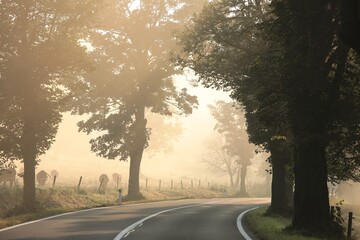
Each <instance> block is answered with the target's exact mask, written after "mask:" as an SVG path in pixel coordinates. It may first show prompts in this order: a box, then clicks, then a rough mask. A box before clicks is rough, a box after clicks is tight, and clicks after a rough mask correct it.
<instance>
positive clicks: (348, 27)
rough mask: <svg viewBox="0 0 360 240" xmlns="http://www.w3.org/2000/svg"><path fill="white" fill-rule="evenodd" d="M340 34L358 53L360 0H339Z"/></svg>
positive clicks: (359, 45)
mask: <svg viewBox="0 0 360 240" xmlns="http://www.w3.org/2000/svg"><path fill="white" fill-rule="evenodd" d="M340 36H341V38H342V40H343V41H344V42H345V43H346V44H347V45H348V46H349V47H351V48H353V49H354V50H356V51H357V52H358V53H359V54H360V1H358V0H341V30H340Z"/></svg>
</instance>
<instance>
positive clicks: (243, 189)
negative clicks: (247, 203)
mask: <svg viewBox="0 0 360 240" xmlns="http://www.w3.org/2000/svg"><path fill="white" fill-rule="evenodd" d="M247 167H248V165H247V164H242V165H241V176H240V193H239V194H240V197H249V194H248V193H247V191H246V182H245V181H246V174H247Z"/></svg>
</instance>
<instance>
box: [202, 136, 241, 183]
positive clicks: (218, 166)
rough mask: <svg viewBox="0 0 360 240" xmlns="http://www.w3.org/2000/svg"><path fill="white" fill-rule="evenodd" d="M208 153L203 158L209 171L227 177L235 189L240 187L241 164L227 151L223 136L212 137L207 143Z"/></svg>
mask: <svg viewBox="0 0 360 240" xmlns="http://www.w3.org/2000/svg"><path fill="white" fill-rule="evenodd" d="M206 145H207V147H208V151H207V152H206V154H205V155H204V157H203V160H204V162H205V163H206V164H207V165H208V167H209V169H210V170H211V171H212V172H214V173H217V174H221V175H227V176H228V177H229V181H230V186H231V188H233V189H237V188H238V187H239V180H240V164H239V163H238V162H237V161H238V159H237V158H236V157H235V156H230V155H229V154H228V152H227V151H226V141H225V140H224V137H223V136H222V135H221V134H216V135H215V134H214V135H212V136H211V137H210V138H209V139H208V141H207V142H206Z"/></svg>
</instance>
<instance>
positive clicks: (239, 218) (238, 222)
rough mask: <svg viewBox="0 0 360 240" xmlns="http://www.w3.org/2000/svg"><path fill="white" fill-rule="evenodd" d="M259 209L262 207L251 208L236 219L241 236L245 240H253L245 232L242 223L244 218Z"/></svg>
mask: <svg viewBox="0 0 360 240" xmlns="http://www.w3.org/2000/svg"><path fill="white" fill-rule="evenodd" d="M259 207H261V206H257V207H253V208H250V209H248V210H246V211H244V212H242V213H240V214H239V216H238V217H237V219H236V225H237V228H238V230H239V232H240V234H241V235H242V236H243V237H244V238H245V240H252V238H251V237H250V236H249V235H248V234H247V233H246V232H245V230H244V227H243V225H242V223H241V221H242V218H243V216H244V215H245V214H246V213H248V212H250V211H253V210H255V209H258V208H259Z"/></svg>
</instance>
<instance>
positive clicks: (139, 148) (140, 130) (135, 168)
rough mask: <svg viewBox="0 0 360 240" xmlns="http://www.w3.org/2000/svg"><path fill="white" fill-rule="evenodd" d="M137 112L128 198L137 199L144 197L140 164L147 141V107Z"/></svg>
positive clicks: (140, 108)
mask: <svg viewBox="0 0 360 240" xmlns="http://www.w3.org/2000/svg"><path fill="white" fill-rule="evenodd" d="M137 109H138V111H137V113H136V114H135V118H136V120H135V137H134V143H133V148H132V149H131V152H130V173H129V190H128V199H129V200H137V199H142V198H143V195H142V194H141V193H140V184H139V174H140V165H141V160H142V156H143V152H144V148H145V143H146V123H147V120H146V119H145V107H144V106H140V107H138V108H137Z"/></svg>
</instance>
